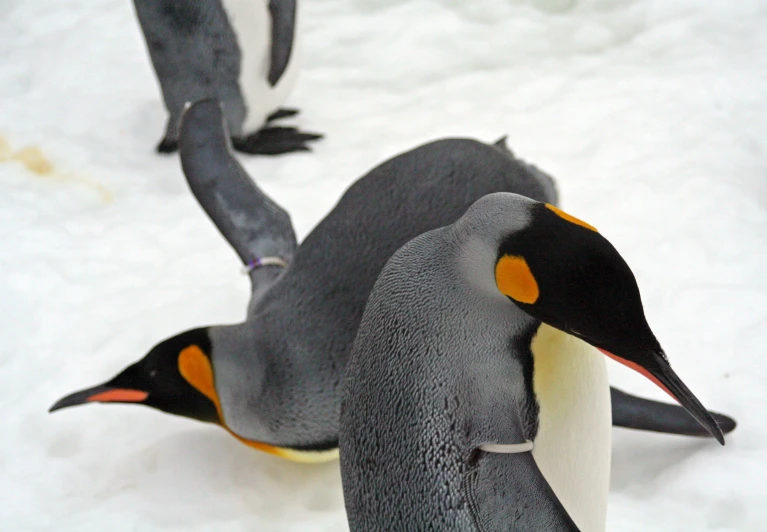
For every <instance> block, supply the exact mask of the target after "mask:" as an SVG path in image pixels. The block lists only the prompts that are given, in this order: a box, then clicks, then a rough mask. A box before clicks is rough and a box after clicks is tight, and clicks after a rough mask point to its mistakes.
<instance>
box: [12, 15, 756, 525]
mask: <svg viewBox="0 0 767 532" xmlns="http://www.w3.org/2000/svg"><path fill="white" fill-rule="evenodd" d="M302 9H303V10H302V15H303V19H302V23H303V27H302V31H303V36H304V39H303V42H304V58H305V59H304V64H305V68H304V70H303V72H302V75H301V78H300V80H299V86H298V88H297V90H296V92H295V93H294V94H293V96H292V98H291V101H290V103H291V104H294V105H297V106H300V107H301V109H302V111H303V112H302V115H301V116H300V117H299V120H298V122H299V124H300V125H301V126H302V127H303V128H305V129H307V130H313V131H320V132H323V133H325V134H326V135H327V138H326V139H325V140H323V141H321V142H320V143H318V144H316V148H315V152H314V153H313V154H306V155H304V154H301V155H292V156H286V157H281V158H276V159H264V158H250V159H245V160H244V161H245V163H244V164H245V165H246V166H247V168H248V170H249V171H250V172H251V175H252V176H253V177H254V178H255V179H256V180H257V182H258V183H259V185H260V186H262V187H263V189H264V190H266V191H267V193H269V194H271V195H272V197H274V198H275V199H276V200H277V201H279V202H280V203H282V204H283V205H284V206H286V207H287V208H288V210H289V211H290V212H291V214H292V216H293V220H294V222H295V224H296V226H297V229H298V232H299V234H300V235H301V236H303V235H305V234H306V233H307V232H308V231H309V230H310V229H311V227H312V226H313V225H314V224H315V223H316V222H317V221H318V220H319V219H320V218H321V217H322V216H323V215H324V213H326V212H327V211H328V210H329V209H330V208H331V206H332V205H333V204H334V202H335V201H336V200H337V198H338V197H339V195H340V193H341V192H342V191H343V190H344V189H345V187H347V186H348V185H349V184H350V183H351V182H352V181H353V180H354V179H356V178H357V177H359V176H360V175H362V174H363V173H364V172H365V171H367V170H368V169H369V168H371V167H372V166H374V165H375V164H377V163H379V162H381V161H382V160H383V159H385V158H388V157H390V156H392V155H394V154H396V153H399V152H401V151H404V150H406V149H408V148H411V147H414V146H415V145H417V144H420V143H423V142H425V141H428V140H431V139H434V138H437V137H443V136H472V137H476V138H480V139H483V140H486V141H492V140H495V139H496V138H498V137H499V136H501V135H502V134H508V135H509V143H510V145H511V146H512V148H513V149H514V150H515V152H516V153H517V154H519V155H521V156H523V157H525V158H526V159H528V160H529V161H531V162H534V163H535V164H537V165H539V166H541V167H542V168H544V169H546V170H547V171H549V172H551V173H552V174H553V175H555V176H556V177H557V178H558V181H559V185H560V188H561V191H562V195H563V204H564V206H565V208H566V209H567V210H568V211H570V212H572V213H573V214H575V215H577V216H579V217H582V218H584V219H586V220H588V221H589V222H590V223H592V224H594V225H596V226H597V227H599V228H600V230H601V231H602V233H603V234H605V235H606V236H607V237H608V238H610V239H611V241H612V242H613V243H614V244H615V245H616V246H617V247H618V249H619V250H620V251H621V252H622V253H623V255H624V257H625V258H626V259H627V261H628V263H629V264H630V265H631V266H632V268H633V270H634V272H635V273H636V275H637V278H638V280H639V284H640V287H641V289H642V292H643V297H644V302H645V306H646V311H647V315H648V319H649V321H650V323H651V325H652V326H653V328H654V330H655V332H656V334H657V336H658V337H659V339H660V340H661V342H662V344H663V345H664V346H665V349H666V351H667V353H668V354H669V356H670V358H671V360H672V363H673V364H674V367H675V369H676V370H677V372H678V373H679V374H680V375H681V376H682V378H684V379H685V381H686V382H687V384H688V385H689V386H690V388H691V389H692V390H693V391H694V392H695V393H696V394H697V395H698V397H699V398H700V399H701V400H702V401H703V403H704V404H705V405H707V406H708V407H709V408H711V409H715V410H720V411H723V412H726V413H729V414H731V415H733V416H734V417H735V418H736V419H737V420H738V421H739V423H740V426H739V427H738V429H737V430H736V432H735V433H733V434H732V435H731V436H730V437H729V438H728V442H727V446H726V447H724V448H720V447H719V446H718V445H716V444H715V443H713V442H712V441H701V440H692V439H688V438H680V437H668V436H665V437H664V436H656V435H647V434H637V433H633V432H627V431H615V443H614V448H615V452H614V458H613V461H614V467H613V479H612V490H611V495H610V510H609V519H608V529H609V530H611V531H646V530H653V531H674V530H719V531H724V530H744V531H758V530H764V529H765V527H767V505H766V504H765V501H767V482H765V471H767V425H765V423H764V420H765V418H764V412H765V409H767V386H765V384H764V382H765V381H767V362H765V359H764V356H765V345H767V298H766V297H765V296H766V295H767V282H765V279H764V275H763V272H764V268H765V266H766V265H767V261H766V260H765V258H766V257H765V255H766V252H765V244H767V175H766V174H767V160H766V158H765V155H766V152H767V141H765V134H764V133H765V118H767V103H765V100H764V98H763V95H764V93H765V91H766V90H767V53H765V51H767V33H765V32H764V27H765V25H766V24H767V7H766V6H765V4H764V2H762V1H760V0H740V1H738V2H732V1H728V0H709V1H706V2H687V1H683V0H641V1H640V0H546V1H543V0H472V1H471V2H467V1H463V0H321V1H320V0H305V1H304V2H303V5H302ZM0 57H2V60H1V61H2V65H3V68H2V70H0V102H2V103H0V135H1V136H2V138H3V139H4V142H0V159H4V158H5V159H6V160H5V162H0V185H1V186H2V188H3V190H4V193H3V194H2V195H1V196H0V235H2V237H1V238H2V241H1V242H2V244H0V272H1V273H2V276H3V277H4V279H5V280H6V282H4V283H2V284H1V285H0V319H1V320H2V326H1V328H2V331H3V332H2V338H3V342H2V344H0V390H1V391H0V406H1V408H2V412H3V415H2V420H3V421H2V427H3V428H2V430H3V435H4V437H3V438H2V440H0V501H2V503H0V521H1V522H2V523H3V525H2V528H3V529H4V530H14V531H15V530H50V529H55V530H57V531H59V532H65V531H83V530H93V531H101V530H110V531H112V532H119V531H129V530H130V531H147V530H160V531H173V530H185V531H187V530H216V531H219V530H293V531H298V530H301V531H304V530H328V531H330V530H333V531H335V530H343V529H345V528H346V525H345V516H344V512H343V503H342V497H341V486H340V477H339V472H338V467H337V464H327V465H322V466H306V465H299V464H293V463H288V462H285V461H282V460H280V459H278V458H273V457H271V456H267V455H264V454H260V453H257V452H254V451H252V450H250V449H248V448H246V447H244V446H242V445H241V444H239V443H238V442H236V441H235V440H234V439H232V438H231V437H229V436H228V435H226V434H225V433H224V432H223V431H221V430H218V429H216V428H213V427H208V426H204V425H201V424H196V423H194V422H192V421H188V420H184V419H179V418H173V417H171V416H167V415H161V414H159V413H157V412H155V411H152V410H150V409H146V408H138V407H117V406H112V407H110V406H103V407H97V406H91V407H84V408H78V409H72V410H67V411H63V412H61V413H58V414H56V415H54V416H49V415H48V414H47V413H46V410H47V408H48V407H49V406H50V405H51V404H52V403H53V402H54V401H55V400H56V399H58V398H59V397H60V396H62V395H64V394H66V393H69V392H71V391H73V390H75V389H79V388H82V387H84V386H90V385H93V384H96V383H98V382H101V381H103V380H105V379H106V378H108V377H111V376H112V375H113V374H114V373H116V372H117V371H118V370H120V369H122V368H123V367H124V366H125V365H127V364H128V363H131V362H133V361H135V360H137V359H138V358H140V357H142V356H143V355H144V353H145V352H146V351H147V350H148V349H149V348H150V347H151V346H152V345H153V344H154V343H156V342H157V341H159V340H161V339H163V338H165V337H168V336H170V335H172V334H175V333H177V332H179V331H181V330H183V329H187V328H191V327H194V326H198V325H203V324H210V323H225V322H233V321H237V320H239V319H241V317H242V316H243V315H244V309H245V305H246V301H247V296H248V286H247V280H246V279H245V277H243V276H240V275H239V274H238V268H239V265H238V262H237V259H236V257H235V255H234V253H232V252H231V250H230V249H229V248H228V247H227V244H226V243H225V242H224V241H223V240H222V239H221V238H220V237H219V235H218V233H217V232H216V231H215V229H214V228H213V226H212V225H211V224H210V222H209V221H208V220H207V218H206V217H205V215H204V214H203V212H202V211H201V209H200V208H199V207H198V206H197V205H196V204H195V201H194V199H193V198H192V196H191V194H190V193H189V192H188V191H187V189H186V185H185V183H184V181H183V178H182V175H181V172H180V167H179V163H178V160H177V159H176V158H175V157H159V156H157V155H155V154H154V153H153V152H152V148H153V146H154V144H155V143H156V142H157V141H158V140H159V138H160V135H161V133H162V130H163V126H164V120H165V113H164V111H163V109H162V106H161V102H160V98H159V91H158V88H157V84H156V81H155V79H154V75H153V72H152V70H151V67H150V64H149V61H148V57H147V54H146V51H145V48H144V43H143V40H142V38H141V35H140V32H139V28H138V24H137V22H136V20H135V18H134V15H133V12H132V6H131V3H130V2H128V1H127V0H120V1H118V0H88V1H84V0H35V1H33V2H30V1H22V0H5V1H4V2H2V3H0ZM25 147H29V148H33V149H31V150H29V149H28V150H26V151H23V150H22V149H23V148H25ZM34 148H38V149H39V150H40V151H41V153H42V154H44V156H45V157H46V158H47V160H49V161H50V163H51V165H52V168H51V169H50V170H51V171H50V172H48V173H45V175H38V174H37V173H35V172H33V171H31V170H29V169H28V168H27V167H26V166H24V165H23V164H20V163H19V162H16V161H15V159H19V158H24V157H25V156H26V158H27V159H28V160H29V159H30V158H32V159H33V158H34V157H33V156H34V155H35V152H34ZM19 151H22V152H21V153H20V154H19ZM14 153H15V154H16V155H15V158H14V159H12V160H8V157H9V156H12V155H13V154H14ZM30 166H31V167H32V168H33V169H34V168H35V166H34V165H30ZM37 168H38V170H40V167H39V165H38V167H37ZM611 364H612V363H611ZM610 371H611V377H612V380H613V382H614V383H616V384H619V385H622V386H623V387H624V388H625V389H627V390H630V391H634V392H639V393H642V394H645V395H648V396H653V397H658V398H662V394H661V392H659V391H656V390H655V389H654V388H653V386H652V385H651V384H649V383H646V382H644V381H642V380H641V378H640V377H638V376H635V375H633V374H629V372H628V371H627V370H624V369H623V368H620V367H615V366H614V365H611V367H610Z"/></svg>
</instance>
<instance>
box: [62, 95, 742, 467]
mask: <svg viewBox="0 0 767 532" xmlns="http://www.w3.org/2000/svg"><path fill="white" fill-rule="evenodd" d="M226 127H227V126H226V121H225V117H224V114H223V113H222V109H221V107H220V105H219V103H218V102H216V101H214V100H210V99H207V100H202V101H199V102H196V103H195V104H193V105H191V107H189V108H188V109H187V110H186V111H185V113H184V117H183V120H182V124H181V137H180V148H181V149H180V152H181V153H180V155H181V162H182V168H183V171H184V174H185V176H186V178H187V181H188V183H189V186H190V188H191V190H192V192H193V194H194V195H195V197H196V198H197V200H198V201H199V203H200V204H201V205H202V207H203V208H204V209H205V211H206V212H207V214H208V216H209V217H210V218H211V219H212V220H213V222H214V223H215V225H216V226H217V227H218V229H219V230H220V231H221V233H222V235H223V236H224V237H225V238H226V239H227V240H228V241H229V243H230V244H231V245H232V247H233V248H234V249H235V251H236V253H237V254H238V256H239V257H240V260H241V261H242V262H243V264H244V265H245V266H246V269H247V271H248V272H249V275H250V279H251V285H252V286H251V288H252V295H251V300H250V303H249V305H248V312H247V316H246V319H245V321H244V322H243V323H240V324H235V325H223V326H221V325H218V326H209V327H200V328H197V329H192V330H190V331H186V332H183V333H181V334H179V335H177V336H174V337H172V338H169V339H166V340H164V341H162V342H160V343H159V344H157V345H156V346H154V347H153V348H152V349H151V350H150V351H149V353H148V354H147V355H146V356H145V357H144V358H143V359H142V360H140V361H138V362H136V363H135V364H133V365H131V366H129V367H128V368H127V369H125V370H124V371H122V372H121V373H119V374H118V375H117V376H115V377H114V378H113V379H111V380H110V381H108V382H106V383H104V384H102V385H99V386H96V387H94V388H88V389H86V390H82V391H79V392H76V393H74V394H71V395H68V396H66V397H64V398H62V399H61V400H59V401H58V402H56V404H54V405H53V407H52V408H51V411H56V410H59V409H62V408H65V407H71V406H76V405H81V404H90V403H133V404H142V405H145V406H149V407H153V408H156V409H159V410H162V411H164V412H167V413H171V414H176V415H181V416H186V417H189V418H192V419H196V420H199V421H205V422H211V423H214V424H217V425H220V426H221V427H223V428H224V429H225V430H227V431H228V432H230V433H231V434H232V435H233V436H235V437H236V438H237V439H239V440H240V441H242V442H243V443H245V444H247V445H250V446H252V447H254V448H257V449H260V450H263V451H266V452H269V453H272V454H275V455H278V456H281V457H284V458H289V459H292V460H296V461H301V462H316V461H324V460H331V459H334V458H335V457H336V456H337V446H338V443H337V442H338V423H339V415H340V405H341V395H340V390H341V388H340V385H341V381H342V379H343V375H344V370H345V368H346V362H347V359H348V356H349V353H350V351H351V347H352V343H353V341H354V337H355V334H356V332H357V326H358V324H359V320H360V319H361V317H362V311H363V309H364V306H365V303H366V301H367V298H368V295H369V293H370V290H371V289H372V287H373V284H374V282H375V279H376V278H377V276H378V274H379V273H380V271H381V269H382V268H383V266H384V264H385V263H386V261H387V260H388V259H389V257H390V256H391V255H392V254H393V253H394V252H395V251H396V250H397V248H398V247H400V246H402V245H403V244H405V243H406V242H407V241H408V240H410V239H412V238H414V237H416V236H418V235H419V234H421V233H423V232H425V231H428V230H430V229H434V228H437V227H441V226H444V225H447V224H449V223H453V222H455V221H456V220H457V219H458V218H459V217H460V216H461V215H462V214H463V213H464V212H465V211H466V209H467V208H468V207H469V206H470V205H471V204H472V203H473V202H474V201H476V200H477V199H479V198H481V197H482V196H484V195H485V194H488V193H491V192H498V191H515V192H519V193H521V194H525V195H530V196H532V197H536V198H541V199H543V198H549V199H550V200H551V201H554V200H555V197H556V191H555V187H554V183H553V180H551V178H550V177H549V176H547V175H546V174H544V173H543V172H541V171H540V170H538V169H537V168H535V167H533V166H531V165H527V164H525V163H523V162H521V161H519V160H518V159H516V158H515V157H514V156H513V155H512V154H511V152H510V151H508V149H507V148H505V146H503V143H501V144H499V145H498V146H489V145H487V144H483V143H480V142H477V141H473V140H466V139H452V140H441V141H436V142H432V143H429V144H426V145H424V146H422V147H419V148H416V149H414V150H412V151H409V152H407V153H405V154H402V155H399V156H397V157H394V158H393V159H391V160H389V161H387V162H385V163H383V164H382V165H380V166H378V167H377V168H375V169H373V170H372V171H371V172H369V173H368V174H367V175H366V176H364V177H362V178H361V179H360V180H358V181H357V182H356V183H355V184H353V185H352V186H351V187H350V188H349V190H348V191H347V192H346V193H345V194H344V195H343V197H342V198H341V200H340V201H339V202H338V204H337V205H336V206H335V207H334V209H333V210H332V211H331V212H330V213H329V214H328V215H327V216H326V217H325V219H324V220H322V221H321V222H320V223H319V224H318V225H317V227H316V228H315V229H314V230H313V231H312V232H311V233H310V234H309V235H308V236H307V237H306V239H305V240H304V241H303V242H302V243H301V245H300V246H296V239H295V233H294V231H293V227H292V225H291V222H290V216H289V215H288V214H287V212H285V211H284V210H283V209H282V208H280V207H279V206H278V205H277V204H275V203H274V202H273V201H272V200H271V199H269V198H268V197H267V196H266V195H264V194H263V193H262V192H261V191H260V190H259V189H258V187H257V186H256V185H255V184H254V183H253V181H252V180H251V179H250V177H249V176H248V175H247V174H246V173H245V171H244V170H243V168H242V167H241V166H240V165H239V164H238V162H237V161H236V159H235V158H234V156H233V155H232V151H231V146H230V140H229V139H230V135H228V133H227V131H226ZM623 400H624V401H625V402H627V403H630V404H632V405H634V408H633V410H632V412H644V413H645V414H647V415H645V416H644V417H643V418H642V419H641V420H640V421H641V423H640V424H636V423H635V421H636V420H635V419H632V418H631V417H630V416H627V418H626V420H625V421H626V424H628V425H629V426H634V428H640V429H645V430H653V426H654V424H655V421H654V419H655V418H654V416H653V415H652V410H653V409H654V404H653V403H652V402H649V401H646V400H644V399H640V398H637V397H634V396H630V395H628V394H626V395H625V398H624V399H623ZM668 406H669V407H670V405H668ZM670 408H671V411H670V412H667V413H666V414H665V415H666V417H667V418H668V419H667V422H666V424H665V426H664V427H662V428H665V429H666V430H668V431H670V432H674V430H673V429H674V426H675V421H674V420H675V419H676V421H677V422H681V423H687V419H686V418H687V417H688V414H687V413H686V412H685V411H683V410H682V409H678V410H679V411H678V412H675V411H674V410H673V409H674V408H678V407H670ZM632 415H633V414H632ZM634 417H636V416H634ZM725 422H731V423H732V427H733V428H734V422H732V420H730V419H729V418H725ZM632 423H633V424H634V425H632ZM688 424H689V423H688ZM700 432H702V431H700Z"/></svg>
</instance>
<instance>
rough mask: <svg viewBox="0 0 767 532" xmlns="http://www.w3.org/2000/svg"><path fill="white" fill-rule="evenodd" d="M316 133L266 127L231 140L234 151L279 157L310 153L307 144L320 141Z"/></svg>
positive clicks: (290, 128) (292, 128)
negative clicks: (294, 153)
mask: <svg viewBox="0 0 767 532" xmlns="http://www.w3.org/2000/svg"><path fill="white" fill-rule="evenodd" d="M321 138H322V135H319V134H316V133H302V132H300V131H299V130H298V129H296V128H294V127H267V128H264V129H261V130H259V131H257V132H255V133H253V134H252V135H248V136H247V137H240V138H233V139H232V146H233V147H234V149H235V150H237V151H241V152H245V153H250V154H252V155H280V154H283V153H290V152H296V151H311V148H309V146H307V145H306V143H307V142H310V141H313V140H317V139H321Z"/></svg>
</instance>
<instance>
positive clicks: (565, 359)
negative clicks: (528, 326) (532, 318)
mask: <svg viewBox="0 0 767 532" xmlns="http://www.w3.org/2000/svg"><path fill="white" fill-rule="evenodd" d="M531 348H532V352H533V360H534V363H533V368H534V369H533V389H534V391H535V395H536V399H537V401H538V405H539V409H540V410H539V415H538V433H537V435H536V438H535V441H534V448H533V458H534V459H535V462H536V465H537V466H538V468H539V469H540V471H541V473H543V476H544V477H545V478H546V481H547V482H548V483H549V485H550V486H551V488H552V489H553V490H554V493H555V494H556V495H557V497H558V498H559V500H560V502H561V503H562V505H563V506H564V507H565V509H566V510H567V513H568V514H569V515H570V517H571V518H572V520H573V521H574V522H575V523H576V524H577V525H578V527H579V528H580V530H581V531H582V532H602V531H604V530H605V521H606V517H607V494H608V490H609V487H610V456H611V437H612V433H611V427H612V414H611V405H610V385H609V382H608V378H607V367H606V364H605V357H604V355H602V354H601V353H600V352H599V351H598V350H597V349H596V348H594V347H592V346H591V345H589V344H587V343H586V342H584V341H582V340H580V339H578V338H575V337H574V336H571V335H569V334H566V333H564V332H562V331H560V330H558V329H555V328H553V327H550V326H549V325H546V324H542V325H541V326H540V328H539V329H538V332H537V334H536V336H535V338H534V339H533V342H532V346H531Z"/></svg>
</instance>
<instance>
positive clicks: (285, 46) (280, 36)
mask: <svg viewBox="0 0 767 532" xmlns="http://www.w3.org/2000/svg"><path fill="white" fill-rule="evenodd" d="M269 13H270V14H271V16H272V53H271V65H270V67H269V84H270V85H271V86H272V87H274V86H275V85H276V84H277V82H278V81H279V80H280V78H281V77H282V74H283V73H284V72H285V69H286V68H287V67H288V62H289V61H290V54H291V52H292V51H293V37H294V34H295V25H296V0H269Z"/></svg>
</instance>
